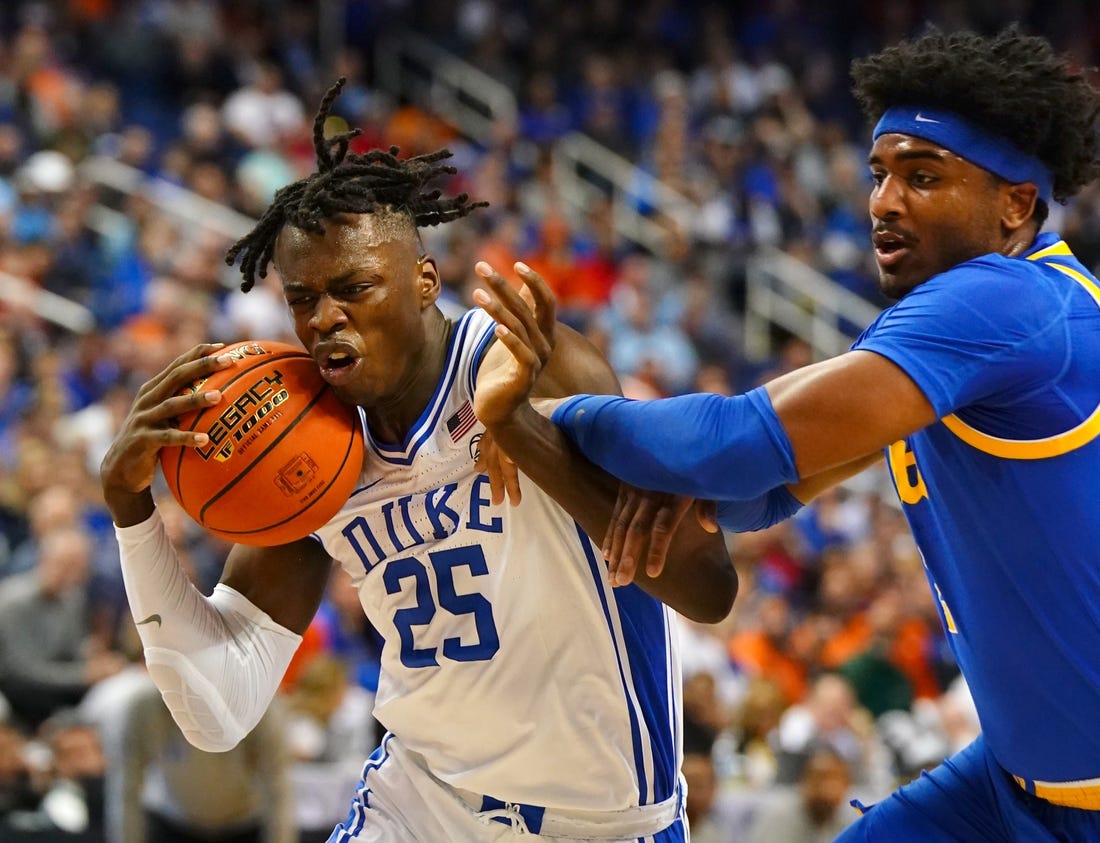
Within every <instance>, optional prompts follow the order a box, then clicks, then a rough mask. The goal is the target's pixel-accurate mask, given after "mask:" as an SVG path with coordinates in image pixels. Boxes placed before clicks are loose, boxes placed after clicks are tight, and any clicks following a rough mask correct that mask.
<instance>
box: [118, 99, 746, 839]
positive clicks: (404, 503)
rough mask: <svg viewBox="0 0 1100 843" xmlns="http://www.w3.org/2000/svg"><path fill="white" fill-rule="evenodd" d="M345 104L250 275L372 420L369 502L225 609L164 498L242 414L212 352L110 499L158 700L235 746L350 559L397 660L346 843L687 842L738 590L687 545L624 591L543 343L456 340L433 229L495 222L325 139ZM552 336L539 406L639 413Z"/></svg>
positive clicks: (265, 223)
mask: <svg viewBox="0 0 1100 843" xmlns="http://www.w3.org/2000/svg"><path fill="white" fill-rule="evenodd" d="M338 92H339V84H338V85H337V86H334V88H332V89H331V90H330V91H329V92H328V94H327V95H326V97H325V99H324V100H323V101H322V104H321V108H320V110H319V113H318V115H317V117H316V121H315V124H314V145H315V149H316V152H317V160H318V167H319V169H318V172H317V173H315V174H313V175H311V176H309V177H308V178H305V179H303V180H302V181H299V182H297V183H295V184H292V185H289V186H287V187H285V188H283V189H282V190H280V191H279V192H278V194H277V195H276V198H275V201H274V202H273V204H272V205H271V207H270V208H269V209H268V210H267V212H266V213H265V214H264V216H263V218H262V219H261V220H260V222H259V223H258V224H257V226H256V228H255V229H254V230H253V231H252V232H251V233H250V234H249V235H248V236H246V237H245V238H244V239H243V240H242V241H240V242H239V243H238V244H237V245H236V246H235V247H234V248H233V249H231V250H230V254H229V260H230V262H233V261H234V260H235V259H236V258H237V257H241V258H242V262H241V267H242V272H243V275H244V283H243V285H242V286H243V288H244V289H245V290H247V289H248V288H249V287H251V286H252V284H253V282H254V280H255V278H256V277H257V276H258V275H259V276H262V275H263V274H264V272H265V271H266V268H267V265H268V263H269V262H271V261H273V262H274V264H275V266H276V267H277V268H278V271H279V274H280V277H281V280H282V284H283V292H284V295H285V297H286V300H287V304H288V306H289V308H290V312H291V315H292V317H293V320H294V325H295V329H296V332H297V335H298V337H299V339H300V340H301V342H302V344H303V345H304V346H305V348H306V349H307V350H308V351H309V352H310V354H311V355H312V356H313V358H314V359H315V360H316V361H317V365H318V367H319V368H320V371H321V373H322V375H323V376H324V378H325V380H326V381H327V382H328V383H329V384H330V385H331V387H332V388H333V389H334V390H335V391H336V393H337V394H338V395H339V396H340V397H341V398H343V399H344V400H346V401H348V402H350V403H353V404H355V405H357V406H359V408H360V409H361V416H362V419H363V428H364V435H365V437H366V442H367V448H366V455H365V458H364V464H363V470H362V475H361V479H360V482H359V484H358V488H357V489H356V490H355V491H354V492H353V494H352V495H351V497H350V498H349V500H348V501H347V503H346V504H345V506H344V507H343V509H342V510H341V511H340V512H339V513H338V514H337V515H336V516H335V517H334V518H333V519H332V520H331V521H330V522H329V523H328V524H326V525H325V526H323V527H322V528H321V529H320V530H318V532H317V533H316V534H315V535H313V536H311V537H307V538H305V539H302V540H300V541H296V542H294V543H291V544H288V545H285V546H281V547H246V546H242V545H238V546H235V547H233V548H232V550H231V551H230V553H229V556H228V560H227V562H226V566H225V572H224V575H223V577H222V581H221V582H220V583H219V585H218V586H217V588H216V589H215V590H214V592H213V594H211V595H209V596H205V595H203V594H201V593H200V592H198V591H197V590H196V589H194V588H193V587H192V586H191V585H190V583H189V582H188V581H187V579H186V577H185V576H184V574H183V572H182V571H181V569H180V567H179V564H178V561H177V557H176V553H175V551H174V550H173V548H172V546H171V544H170V543H169V541H168V539H167V537H166V535H165V532H164V528H163V526H162V524H161V521H160V519H159V516H158V515H157V512H156V508H155V506H154V499H153V497H152V495H151V494H150V489H149V487H150V484H151V483H152V481H153V478H154V472H155V466H156V463H157V453H158V450H159V449H160V448H161V447H164V446H166V445H184V446H201V445H202V444H203V442H204V440H205V435H203V434H194V433H189V432H184V431H181V430H178V429H176V428H174V427H173V424H172V419H173V417H175V416H177V415H179V414H180V413H181V411H183V410H185V409H186V408H188V407H202V406H212V405H215V404H217V403H218V402H219V401H220V400H221V396H220V394H219V393H217V392H216V391H214V392H206V393H203V392H196V393H195V394H193V395H189V396H187V397H181V396H180V391H181V389H182V388H183V387H185V386H186V385H188V384H190V383H192V382H193V381H195V380H196V379H197V378H199V377H202V376H203V375H207V374H209V373H210V372H213V371H216V370H217V369H219V368H222V367H223V366H224V365H226V363H227V361H225V360H222V359H221V357H220V356H219V351H218V346H216V345H203V346H200V347H197V348H195V349H193V350H192V351H191V352H189V353H187V354H184V355H183V356H181V357H180V358H179V359H177V360H176V361H175V362H174V363H173V364H171V365H170V366H169V367H167V368H166V369H165V370H164V371H163V372H161V373H160V374H159V375H158V376H156V377H154V378H153V379H152V380H150V381H149V382H148V383H147V384H145V385H144V386H143V387H142V389H141V390H140V391H139V394H138V396H137V398H136V400H135V402H134V406H133V408H132V411H131V413H130V415H129V416H128V418H127V420H126V421H125V423H124V425H123V427H122V429H121V430H120V432H119V434H118V436H117V438H116V440H115V442H114V444H113V446H112V448H111V449H110V452H109V453H108V455H107V456H106V457H105V459H104V462H103V465H102V469H101V479H102V484H103V490H104V494H105V497H106V500H107V503H108V505H109V507H110V509H111V512H112V515H113V517H114V520H115V524H116V526H117V535H118V538H119V543H120V546H121V553H122V565H123V571H124V576H125V582H126V588H127V595H128V598H129V601H130V606H131V609H132V611H133V614H134V617H135V620H136V622H137V624H138V630H139V631H140V633H141V636H142V641H143V643H144V647H145V654H146V662H147V664H148V667H149V673H150V675H151V676H152V678H153V679H154V681H155V682H156V683H157V685H158V686H159V688H160V690H161V693H162V695H163V697H164V699H165V701H166V703H167V705H168V708H169V709H170V710H171V711H172V714H173V716H174V718H175V720H176V722H177V723H178V724H179V726H180V728H181V729H182V730H183V732H184V733H185V735H186V736H187V738H188V739H189V740H190V741H191V742H192V743H193V744H195V745H196V746H198V747H200V748H201V749H205V750H209V751H219V750H225V749H228V748H230V747H232V746H233V745H234V744H236V743H237V742H238V741H239V740H240V739H241V738H242V736H243V735H245V734H246V733H247V732H248V731H249V730H250V729H252V727H253V726H254V725H255V724H256V722H257V721H258V720H259V718H260V715H261V714H262V713H263V712H264V710H265V709H266V708H267V706H268V703H269V702H270V700H271V699H272V697H273V695H274V694H275V692H276V688H277V687H278V684H279V681H280V679H281V678H282V675H283V673H284V671H285V669H286V667H287V664H288V662H289V661H290V658H291V656H292V655H293V653H294V652H295V650H296V648H297V646H298V644H299V642H300V641H301V635H302V633H303V632H304V631H305V629H306V627H307V626H308V624H309V623H310V620H311V618H312V617H313V615H314V612H315V611H316V609H317V607H318V604H319V603H320V600H321V597H322V594H323V592H324V589H325V586H326V583H327V582H328V579H329V574H330V572H331V570H332V560H333V559H335V560H336V561H337V562H338V563H339V564H340V565H341V566H342V567H343V568H344V570H345V571H346V572H347V573H348V574H349V575H350V576H351V579H352V581H353V583H354V584H355V586H356V588H357V589H358V591H359V597H360V602H361V603H362V605H363V608H364V611H365V612H366V614H367V615H368V616H369V618H370V620H371V622H372V623H373V625H374V627H375V628H376V629H378V630H379V631H380V632H381V633H382V634H383V635H384V637H385V646H384V649H383V653H382V671H381V677H380V680H379V687H378V693H377V698H376V704H375V712H374V713H375V716H376V718H377V719H378V720H379V722H381V723H382V724H383V725H384V726H385V727H386V729H387V733H386V735H385V738H384V740H383V741H382V744H381V746H380V747H379V748H378V750H377V752H375V753H374V754H373V755H372V756H371V757H370V758H369V759H368V760H367V761H366V763H365V766H364V769H363V774H362V780H361V781H360V783H359V787H358V788H357V789H356V790H355V792H354V794H352V793H351V792H350V787H349V797H351V799H350V804H351V807H350V811H349V813H348V816H347V819H346V820H345V821H344V822H342V823H340V824H339V825H338V826H337V827H336V828H335V830H334V831H333V833H332V836H331V838H330V839H331V841H333V843H347V842H348V841H364V842H365V841H370V843H406V841H423V843H440V842H441V841H468V842H469V843H480V841H501V840H510V839H512V837H514V836H516V835H519V834H526V835H531V836H533V837H534V838H535V839H540V840H541V839H547V840H555V841H574V840H616V841H626V840H630V841H637V840H644V841H653V843H673V842H674V841H683V840H686V839H687V828H686V822H685V819H684V808H683V804H684V790H683V786H682V784H681V779H680V775H679V765H680V757H681V747H680V669H679V655H678V650H677V642H676V636H675V633H674V629H673V628H672V627H671V625H670V621H671V617H670V609H669V608H668V607H672V608H674V609H676V610H677V611H679V612H682V613H683V614H685V615H688V616H690V617H694V618H696V619H699V620H702V621H712V622H713V621H717V620H719V619H720V618H722V617H724V616H725V615H726V614H727V613H728V612H729V609H730V606H731V604H732V601H733V598H734V595H735V593H736V588H737V580H736V574H735V573H734V570H733V566H732V563H731V561H730V559H729V556H728V554H727V553H726V550H725V547H724V544H723V542H722V539H721V537H720V536H718V535H716V534H708V533H707V532H706V531H705V530H703V529H702V528H700V527H699V526H697V525H696V524H694V523H692V524H687V525H685V529H683V530H680V531H679V532H678V534H677V536H676V538H675V540H674V541H673V548H672V550H671V552H670V562H669V564H668V565H667V566H666V568H665V571H664V572H663V573H662V574H661V575H660V576H658V577H653V578H644V577H643V578H639V579H638V581H637V584H636V585H635V586H632V587H630V588H627V589H613V588H612V587H611V586H610V584H609V583H608V580H607V572H606V568H605V565H604V562H603V560H602V559H601V558H600V556H599V550H598V548H597V547H596V545H595V544H594V543H593V542H592V541H591V540H590V539H589V538H588V535H589V534H593V535H597V536H599V535H602V534H603V532H604V531H605V530H606V528H607V526H608V525H609V523H610V518H611V513H612V511H613V509H614V505H615V500H616V495H617V488H618V481H617V480H616V479H615V478H613V477H611V476H610V475H607V474H605V473H604V472H602V471H600V470H598V469H596V468H595V467H593V466H592V465H591V464H590V463H588V462H586V461H585V460H583V458H581V457H579V455H578V454H577V452H576V451H575V450H574V449H572V448H571V447H570V446H569V445H568V443H567V441H566V439H565V437H564V436H563V435H562V434H561V432H560V431H559V430H558V429H557V428H556V427H555V426H554V425H553V424H551V423H550V421H549V420H547V419H545V418H543V417H542V416H539V415H537V414H534V413H531V412H530V411H529V406H528V405H527V404H526V403H525V402H524V403H523V404H522V406H521V405H520V404H519V403H518V402H517V401H516V400H515V398H514V392H515V390H514V381H515V370H516V366H515V364H514V360H513V355H512V354H511V353H509V349H508V347H507V346H506V345H505V344H504V343H499V342H496V341H495V340H496V338H497V337H498V336H503V337H504V338H505V339H507V340H508V342H510V343H513V344H514V343H515V342H516V340H517V334H516V333H512V334H508V333H507V332H505V331H504V330H503V329H501V328H498V326H497V325H496V323H495V322H494V321H493V319H492V318H491V317H490V316H489V315H488V314H487V313H485V312H484V311H482V310H480V309H473V310H470V311H468V312H467V313H466V314H465V315H464V316H462V317H461V318H459V319H457V320H456V321H451V320H449V319H447V318H446V317H445V316H444V315H443V313H442V312H441V311H440V309H439V308H438V307H437V306H436V300H437V298H438V296H439V293H440V276H439V271H438V269H437V268H436V264H435V261H434V260H433V258H432V257H431V256H430V255H427V254H425V253H424V252H423V250H422V246H421V242H420V238H419V235H418V226H421V225H434V224H437V223H440V222H447V221H449V220H452V219H455V218H457V217H461V216H463V215H465V214H466V213H467V212H468V211H469V210H470V209H471V208H473V207H475V206H474V205H473V204H471V203H470V202H468V200H467V198H466V196H465V195H462V196H458V197H455V198H440V193H439V191H437V190H436V191H433V190H431V189H429V188H428V184H429V182H431V181H432V180H433V179H435V178H436V177H437V176H439V175H441V174H444V173H447V172H453V170H452V169H451V168H448V167H445V166H442V165H440V163H439V162H440V161H441V160H443V159H444V158H446V157H447V155H449V153H447V152H445V151H442V152H440V153H433V154H431V155H426V156H420V157H417V158H412V159H404V160H402V159H398V158H397V157H396V150H391V151H389V152H385V151H377V150H376V151H373V152H368V153H366V154H363V155H358V154H353V153H349V151H348V144H349V142H350V141H351V139H352V138H353V137H354V136H355V134H356V133H355V132H352V133H347V134H343V135H339V136H337V137H334V138H331V139H326V138H325V137H324V135H323V126H324V122H325V118H326V116H327V114H328V110H329V107H330V105H331V103H332V100H333V99H334V98H335V96H336V95H337V93H338ZM517 272H518V274H519V276H520V280H522V281H526V282H528V283H529V284H532V285H535V286H536V287H537V286H538V284H539V283H540V279H538V277H537V276H536V275H535V274H534V273H532V272H531V271H530V270H528V269H527V268H526V267H524V266H522V265H517ZM541 312H542V313H543V315H544V316H545V314H546V311H545V309H543V310H542V311H541ZM527 322H528V329H527V333H525V334H524V337H523V338H524V339H526V338H527V334H529V335H530V336H532V337H539V338H543V337H545V338H546V342H545V343H544V344H543V345H541V346H539V349H538V353H539V359H538V367H539V368H540V370H541V374H540V375H539V376H538V381H537V383H535V384H534V389H535V391H536V394H543V395H547V396H563V395H570V394H574V393H576V392H579V391H595V392H605V391H610V392H618V384H617V382H616V380H615V378H614V375H613V374H612V372H611V370H610V368H609V367H608V365H607V364H606V362H604V360H603V359H602V358H601V357H600V356H599V355H598V353H597V352H595V350H594V349H593V348H592V346H590V345H589V344H587V343H586V342H585V341H584V340H583V339H582V338H581V337H580V336H579V335H578V334H576V333H574V332H572V331H570V330H568V329H567V328H565V327H564V326H558V327H555V326H554V325H553V324H552V323H551V322H550V321H547V320H546V319H544V320H543V321H542V322H539V323H537V324H536V322H535V321H534V318H533V317H530V318H528V319H527ZM515 330H516V332H519V331H521V330H523V326H522V322H521V321H517V322H516V323H515ZM551 345H553V346H555V348H554V351H553V353H551ZM531 369H532V367H530V366H529V367H526V370H531ZM530 386H531V384H530V383H526V384H524V393H525V391H526V389H527V388H528V387H530ZM523 408H528V411H527V412H525V413H524V412H521V411H522V410H523ZM475 411H476V413H481V414H482V415H483V416H484V421H482V420H479V419H478V417H477V415H476V414H475ZM486 433H490V434H491V435H492V437H493V438H494V439H495V441H496V443H497V444H498V445H499V446H501V447H506V448H507V451H508V453H509V454H510V455H511V456H512V458H513V459H514V462H515V466H516V467H517V468H518V469H519V470H520V471H521V472H522V473H523V475H524V477H525V478H526V480H527V481H531V482H530V483H529V484H528V488H527V489H525V490H524V493H523V496H522V500H521V501H520V502H518V503H517V504H516V505H514V506H499V505H494V504H493V503H492V498H493V497H494V496H495V492H494V490H493V489H492V488H491V487H490V483H489V478H488V477H487V476H486V475H485V474H484V473H481V472H479V471H478V470H477V468H476V467H475V460H476V459H477V457H478V456H479V453H478V441H479V438H480V437H482V436H484V435H485V434H486ZM256 505H257V506H263V505H264V502H263V501H262V500H258V501H256ZM350 784H351V783H349V786H350Z"/></svg>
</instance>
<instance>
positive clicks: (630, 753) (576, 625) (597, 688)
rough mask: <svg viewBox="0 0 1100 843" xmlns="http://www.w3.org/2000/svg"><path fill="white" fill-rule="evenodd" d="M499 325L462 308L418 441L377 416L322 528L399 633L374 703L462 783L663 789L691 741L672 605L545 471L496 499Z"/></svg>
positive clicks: (507, 790) (537, 790)
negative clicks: (484, 381)
mask: <svg viewBox="0 0 1100 843" xmlns="http://www.w3.org/2000/svg"><path fill="white" fill-rule="evenodd" d="M493 327H494V322H493V320H492V319H491V318H490V317H489V315H488V314H486V313H485V312H484V311H482V310H480V309H474V310H471V311H468V312H467V313H466V314H464V315H463V316H462V317H461V319H460V320H459V321H458V322H457V324H456V325H455V327H454V331H453V334H452V337H451V342H450V349H449V351H448V354H447V361H446V365H445V367H444V371H443V376H442V378H441V379H440V382H439V385H438V386H437V387H436V391H435V394H434V395H433V396H432V399H431V401H430V403H429V404H428V406H427V408H425V410H424V412H423V414H422V415H421V416H420V419H419V420H418V421H417V423H416V424H415V425H414V427H413V428H412V430H411V431H410V432H409V434H408V436H407V437H406V440H405V442H403V443H402V444H400V445H393V444H387V443H382V442H377V441H375V440H374V439H372V438H371V435H370V431H369V430H366V431H365V432H366V439H367V448H366V456H365V457H364V461H363V473H362V476H361V479H360V483H359V487H358V488H357V490H356V491H355V492H354V493H353V494H352V495H351V497H350V499H349V500H348V502H347V504H345V506H344V508H343V509H342V510H341V511H340V512H339V513H338V514H337V515H336V517H335V518H333V519H332V521H330V522H329V523H328V524H326V525H325V526H324V527H323V528H322V529H321V530H320V531H319V532H318V533H317V534H315V537H316V538H318V539H319V540H320V541H321V542H322V544H323V545H324V547H325V549H326V550H327V551H328V553H329V554H330V555H331V556H333V557H334V558H335V559H337V560H339V562H340V564H341V565H342V566H343V568H344V570H346V571H347V572H348V573H349V574H350V575H351V577H352V580H353V582H354V583H355V585H356V587H357V588H358V591H359V599H360V601H361V602H362V604H363V609H364V610H365V612H366V614H367V617H368V618H369V619H370V621H371V623H372V624H373V625H374V626H375V628H376V629H377V630H378V631H379V632H380V633H381V634H382V635H383V636H384V638H385V646H384V648H383V652H382V672H381V678H380V680H379V687H378V695H377V698H376V702H375V716H376V717H377V719H378V721H379V722H380V723H382V725H383V726H385V727H386V728H387V729H388V730H389V731H391V732H393V733H394V734H396V735H397V736H398V737H400V739H401V741H402V742H403V743H404V745H405V746H406V747H408V748H409V749H411V750H413V751H414V752H417V753H419V754H420V755H422V756H423V757H424V759H425V761H426V763H427V765H428V767H429V768H430V770H431V772H432V773H434V774H435V775H436V776H437V777H438V778H440V779H442V780H443V781H445V782H447V783H448V784H450V785H452V786H454V787H458V788H463V789H466V790H468V791H473V792H475V793H479V794H484V795H487V796H492V797H494V798H497V799H501V800H504V801H507V802H519V803H528V804H536V805H541V806H544V807H547V808H556V809H574V810H597V811H614V810H622V809H625V808H629V807H633V806H636V805H649V804H653V803H656V802H661V801H663V800H665V799H667V798H668V797H670V796H671V795H672V794H673V793H674V792H675V787H676V783H677V776H678V771H679V768H680V753H681V748H680V739H679V734H680V663H679V653H678V650H677V644H676V636H675V634H673V630H672V629H671V627H670V616H669V610H668V609H667V608H666V607H665V606H664V605H663V604H662V603H660V602H659V601H657V600H655V599H654V598H652V597H650V596H649V595H647V594H645V593H644V592H643V591H642V590H641V589H640V588H638V587H637V586H634V585H631V586H627V587H620V588H615V589H612V588H611V587H610V586H608V584H607V576H606V566H605V564H604V562H603V560H602V558H601V555H600V553H599V551H598V550H597V548H596V546H595V545H594V544H593V542H592V541H591V540H590V539H589V538H588V536H587V535H586V534H585V533H584V532H583V531H582V530H581V529H580V527H579V526H578V525H577V524H576V523H575V522H574V521H573V519H572V518H571V517H570V516H569V515H568V514H567V513H566V512H565V511H564V510H563V509H562V508H561V507H559V506H558V505H557V504H556V503H554V502H553V500H551V499H550V497H549V496H547V495H546V494H544V493H543V492H542V491H541V490H540V489H538V488H537V487H536V486H535V485H534V483H532V482H531V481H530V480H529V479H527V478H522V479H521V482H522V483H523V499H522V502H521V503H520V505H519V506H517V507H512V506H510V505H509V504H507V503H505V504H502V505H500V506H493V505H492V504H491V503H490V499H489V498H490V492H489V482H488V478H487V477H486V476H485V475H482V474H478V473H477V472H476V471H475V469H474V459H475V456H476V449H477V442H478V440H479V439H480V434H481V432H482V431H483V430H484V428H483V426H482V425H481V424H480V422H478V421H477V419H476V418H475V417H474V414H473V409H472V406H471V402H472V397H473V393H474V385H475V384H474V382H475V378H476V374H477V366H478V364H479V360H480V357H481V355H482V353H483V351H484V349H485V348H486V347H487V346H488V344H489V341H490V339H491V338H492V334H493ZM364 428H366V425H364Z"/></svg>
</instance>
